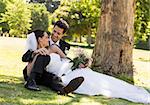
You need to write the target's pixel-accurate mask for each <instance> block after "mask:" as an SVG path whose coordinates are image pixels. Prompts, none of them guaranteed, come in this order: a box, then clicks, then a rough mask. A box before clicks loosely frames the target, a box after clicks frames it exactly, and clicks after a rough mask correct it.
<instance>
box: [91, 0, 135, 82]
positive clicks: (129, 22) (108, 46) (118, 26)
mask: <svg viewBox="0 0 150 105" xmlns="http://www.w3.org/2000/svg"><path fill="white" fill-rule="evenodd" d="M134 11H135V0H102V7H101V17H100V23H99V26H98V32H97V36H96V43H95V47H94V51H93V55H92V57H93V64H92V65H93V69H95V70H96V71H98V72H102V73H105V74H109V75H113V76H117V77H119V76H121V77H126V78H127V79H130V80H133V65H132V61H133V60H132V49H133V34H134V32H133V30H134Z"/></svg>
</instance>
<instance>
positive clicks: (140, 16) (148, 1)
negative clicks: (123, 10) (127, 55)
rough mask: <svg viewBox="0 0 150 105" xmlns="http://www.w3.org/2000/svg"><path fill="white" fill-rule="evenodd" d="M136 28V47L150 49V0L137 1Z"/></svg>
mask: <svg viewBox="0 0 150 105" xmlns="http://www.w3.org/2000/svg"><path fill="white" fill-rule="evenodd" d="M134 28H135V36H134V39H135V45H136V48H143V49H150V43H149V41H150V0H137V1H136V16H135V24H134Z"/></svg>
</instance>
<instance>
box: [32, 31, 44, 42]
mask: <svg viewBox="0 0 150 105" xmlns="http://www.w3.org/2000/svg"><path fill="white" fill-rule="evenodd" d="M33 32H34V34H35V37H36V40H37V41H38V38H39V37H40V38H42V37H43V36H44V31H42V30H35V31H33Z"/></svg>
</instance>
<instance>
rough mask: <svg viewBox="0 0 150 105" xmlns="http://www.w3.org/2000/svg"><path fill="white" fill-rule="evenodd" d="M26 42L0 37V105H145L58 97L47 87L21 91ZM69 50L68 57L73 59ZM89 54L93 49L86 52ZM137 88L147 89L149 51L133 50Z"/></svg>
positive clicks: (149, 65)
mask: <svg viewBox="0 0 150 105" xmlns="http://www.w3.org/2000/svg"><path fill="white" fill-rule="evenodd" d="M24 47H25V39H19V38H6V37H0V105H144V104H139V103H132V102H129V101H126V100H123V99H113V98H107V97H104V96H85V95H77V94H69V96H61V95H57V94H56V93H55V92H53V91H51V90H50V89H49V88H46V87H42V86H40V88H41V89H42V91H40V92H34V91H29V90H27V89H25V88H24V86H23V84H24V81H23V78H22V77H23V76H22V69H23V68H24V66H25V65H26V63H23V62H22V61H21V56H22V54H23V53H24ZM74 49H75V48H73V47H72V48H71V50H70V53H69V54H68V56H72V54H73V51H74ZM86 51H87V52H88V53H89V54H91V53H92V50H90V49H86ZM133 59H134V68H135V72H134V80H135V83H136V85H139V86H143V87H146V88H148V89H150V71H149V70H150V51H144V50H137V49H134V50H133ZM149 105H150V104H149Z"/></svg>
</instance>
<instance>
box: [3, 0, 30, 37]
mask: <svg viewBox="0 0 150 105" xmlns="http://www.w3.org/2000/svg"><path fill="white" fill-rule="evenodd" d="M27 5H28V4H27V3H26V1H25V0H7V1H6V12H5V13H2V14H1V15H2V18H1V22H6V23H7V24H8V26H9V28H10V31H9V34H10V35H11V36H18V37H19V36H20V37H22V35H23V34H26V33H27V32H28V30H29V29H30V26H31V24H30V23H31V20H30V17H31V14H30V11H29V9H28V8H27Z"/></svg>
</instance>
